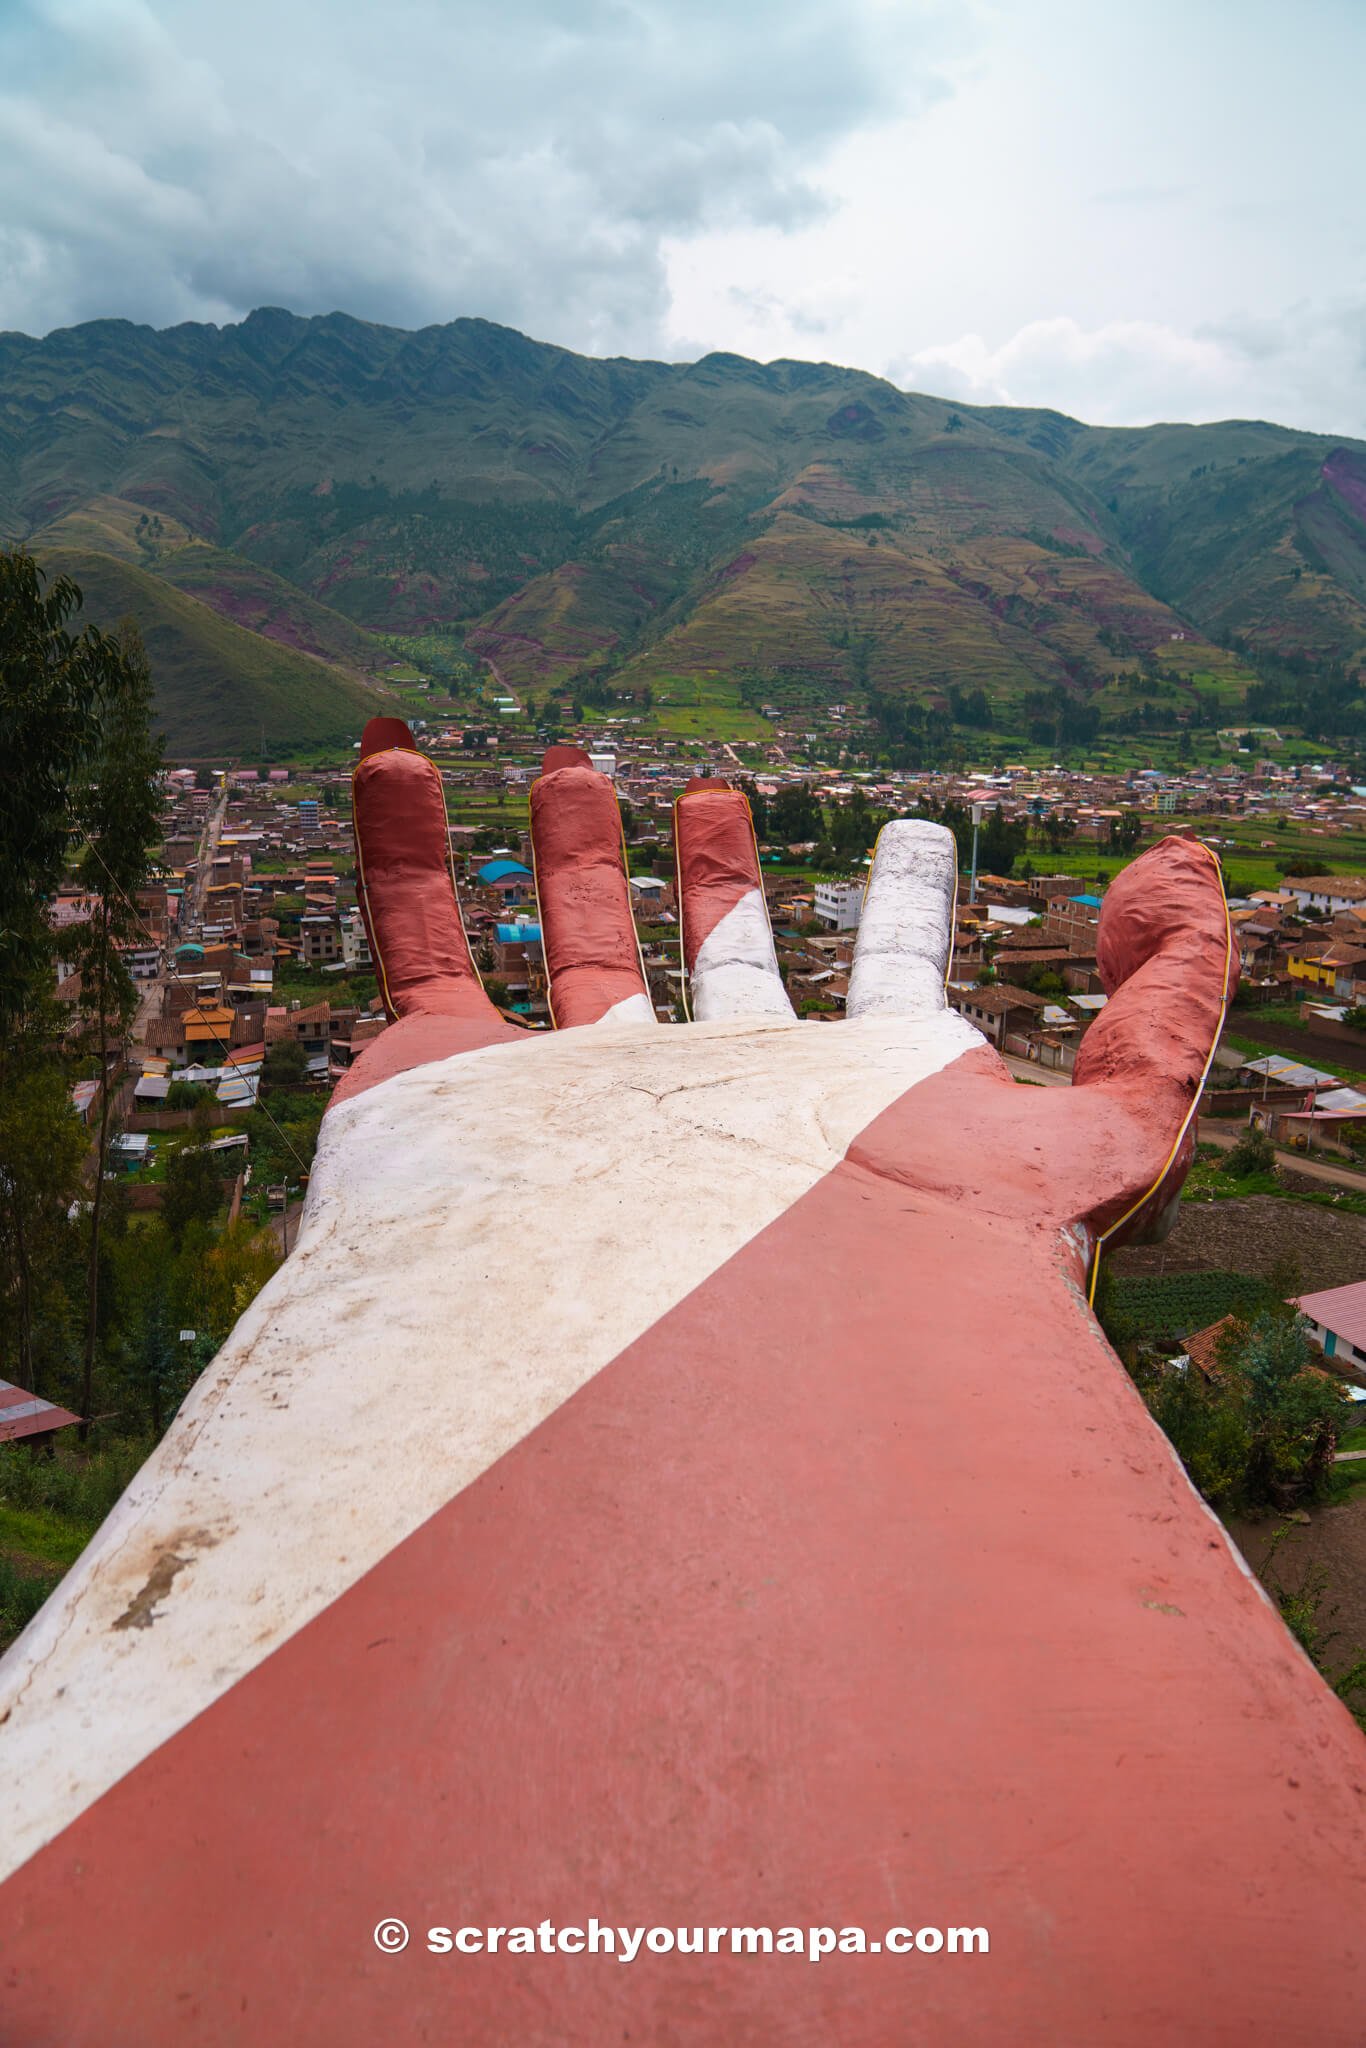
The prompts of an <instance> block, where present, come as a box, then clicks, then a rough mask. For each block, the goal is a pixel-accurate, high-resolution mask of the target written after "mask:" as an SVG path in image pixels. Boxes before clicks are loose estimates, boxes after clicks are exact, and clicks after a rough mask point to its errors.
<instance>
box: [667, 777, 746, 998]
mask: <svg viewBox="0 0 1366 2048" xmlns="http://www.w3.org/2000/svg"><path fill="white" fill-rule="evenodd" d="M674 843H675V846H676V848H677V852H678V878H679V895H680V899H681V908H680V916H681V918H682V924H683V959H684V962H685V964H686V966H687V969H688V972H689V974H691V973H692V970H693V967H694V964H695V963H696V960H697V954H698V949H699V948H700V946H701V945H702V943H703V941H704V940H705V939H707V938H709V937H710V935H711V933H712V932H714V931H715V929H716V927H717V925H718V924H720V922H721V920H722V918H723V917H724V916H725V915H726V913H727V912H728V911H731V910H734V908H735V906H736V904H737V903H738V902H739V901H740V899H741V897H742V896H745V895H747V894H748V893H749V891H750V890H751V889H757V890H758V891H759V894H760V896H761V897H762V895H763V889H764V884H763V877H762V875H761V874H760V871H759V849H758V847H757V846H756V845H755V843H754V823H753V820H752V819H751V817H750V812H749V805H748V803H747V802H746V801H745V798H744V795H743V794H742V792H741V791H740V790H738V789H730V788H728V787H727V786H726V784H725V783H724V782H716V781H712V780H702V779H698V780H695V781H693V782H690V783H689V784H688V786H687V788H686V789H685V790H684V792H683V794H682V796H681V797H680V798H679V799H678V802H677V803H676V804H675V805H674Z"/></svg>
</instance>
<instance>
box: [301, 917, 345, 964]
mask: <svg viewBox="0 0 1366 2048" xmlns="http://www.w3.org/2000/svg"><path fill="white" fill-rule="evenodd" d="M299 956H300V958H301V959H302V960H304V961H305V962H306V963H307V964H308V965H309V966H310V967H326V966H329V965H330V964H331V962H332V961H334V960H340V959H341V958H342V935H341V932H340V930H339V928H338V925H337V920H336V918H335V917H333V916H332V915H331V914H330V913H328V914H326V915H322V914H319V915H315V916H307V915H305V916H303V917H301V918H300V919H299Z"/></svg>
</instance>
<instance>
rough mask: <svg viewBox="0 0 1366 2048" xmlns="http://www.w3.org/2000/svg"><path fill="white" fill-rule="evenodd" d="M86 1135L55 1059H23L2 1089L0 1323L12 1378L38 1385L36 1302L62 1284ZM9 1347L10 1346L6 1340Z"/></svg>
mask: <svg viewBox="0 0 1366 2048" xmlns="http://www.w3.org/2000/svg"><path fill="white" fill-rule="evenodd" d="M85 1152H86V1137H85V1131H84V1130H83V1128H82V1126H81V1123H80V1120H79V1119H78V1118H77V1117H75V1116H73V1115H72V1111H71V1098H70V1094H69V1092H68V1089H67V1083H66V1078H65V1076H64V1075H63V1073H62V1071H61V1069H60V1067H59V1066H57V1064H56V1063H55V1061H38V1060H32V1061H29V1062H28V1063H27V1064H26V1065H25V1066H24V1067H22V1068H21V1069H20V1070H19V1071H18V1072H17V1073H14V1074H11V1076H10V1080H9V1085H8V1086H7V1087H6V1088H4V1089H2V1090H0V1255H2V1256H3V1258H4V1266H5V1273H6V1276H7V1277H9V1278H11V1280H12V1284H10V1285H8V1286H6V1288H5V1289H4V1292H3V1295H0V1327H2V1328H5V1329H6V1330H7V1333H8V1336H9V1338H10V1340H11V1341H12V1344H13V1350H14V1357H15V1365H14V1372H15V1377H16V1378H17V1380H18V1383H19V1385H20V1386H21V1387H27V1388H28V1389H29V1391H30V1392H31V1393H35V1394H36V1393H40V1392H41V1391H42V1387H41V1384H40V1382H41V1380H42V1372H41V1368H40V1364H39V1352H40V1346H39V1343H38V1339H37V1325H38V1322H39V1314H40V1308H41V1306H42V1304H43V1303H44V1302H46V1301H48V1300H49V1299H50V1298H51V1297H52V1295H53V1294H54V1293H55V1292H56V1291H57V1290H59V1289H60V1284H61V1277H62V1271H63V1268H64V1267H65V1266H66V1265H67V1264H68V1263H69V1260H70V1258H71V1254H72V1250H73V1246H72V1242H71V1240H72V1236H73V1234H74V1229H75V1226H74V1225H73V1224H72V1223H71V1222H70V1221H69V1220H68V1211H69V1209H70V1208H71V1205H72V1203H73V1202H74V1201H75V1200H76V1199H77V1197H78V1196H79V1194H80V1190H81V1168H82V1165H83V1164H84V1161H85ZM7 1349H8V1345H7Z"/></svg>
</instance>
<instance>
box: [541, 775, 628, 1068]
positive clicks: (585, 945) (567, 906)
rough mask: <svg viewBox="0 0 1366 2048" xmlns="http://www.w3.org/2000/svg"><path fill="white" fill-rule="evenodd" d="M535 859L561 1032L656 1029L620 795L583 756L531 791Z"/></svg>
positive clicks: (543, 777) (552, 999) (553, 1007)
mask: <svg viewBox="0 0 1366 2048" xmlns="http://www.w3.org/2000/svg"><path fill="white" fill-rule="evenodd" d="M531 852H532V861H533V864H534V866H535V870H536V897H537V901H538V903H539V905H540V912H541V942H542V945H543V946H544V948H545V964H546V972H547V974H548V975H549V977H550V1013H551V1015H552V1017H553V1018H554V1020H555V1024H556V1027H557V1028H558V1029H560V1030H564V1029H566V1028H568V1027H570V1026H573V1025H576V1024H602V1023H608V1022H610V1023H613V1024H628V1023H640V1024H653V1023H654V1021H655V1013H654V1007H653V1005H652V1004H651V1002H650V997H649V991H648V990H647V988H646V985H645V971H644V969H643V967H642V966H641V962H640V946H639V943H638V941H637V939H636V925H635V918H634V916H633V914H632V910H631V885H630V882H629V880H628V878H627V871H626V849H625V846H624V845H623V842H622V836H621V814H620V812H619V811H618V809H617V799H616V794H615V792H614V791H613V788H612V785H611V783H610V781H609V780H608V778H607V777H606V776H605V775H600V774H598V772H597V770H596V769H595V768H593V767H592V766H590V764H589V760H588V756H587V754H585V753H583V752H582V750H581V749H580V748H578V747H551V748H550V750H549V752H548V753H547V754H546V757H545V763H544V771H543V773H542V775H541V777H540V779H539V781H537V782H535V783H533V785H532V790H531Z"/></svg>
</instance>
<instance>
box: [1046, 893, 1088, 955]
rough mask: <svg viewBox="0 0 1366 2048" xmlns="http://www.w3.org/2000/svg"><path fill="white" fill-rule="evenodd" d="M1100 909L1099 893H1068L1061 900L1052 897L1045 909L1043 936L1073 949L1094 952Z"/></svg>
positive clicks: (1073, 950)
mask: <svg viewBox="0 0 1366 2048" xmlns="http://www.w3.org/2000/svg"><path fill="white" fill-rule="evenodd" d="M1100 910H1101V901H1100V898H1099V896H1089V895H1084V896H1068V897H1064V898H1063V899H1062V900H1061V901H1059V900H1057V899H1056V898H1052V899H1050V901H1049V904H1048V908H1047V909H1046V910H1045V912H1044V918H1043V936H1044V937H1045V938H1046V939H1051V940H1052V941H1053V942H1054V944H1055V945H1063V946H1066V947H1067V948H1068V949H1069V951H1071V952H1074V953H1086V952H1089V953H1091V954H1093V955H1094V953H1095V948H1096V934H1097V932H1098V931H1099V929H1100Z"/></svg>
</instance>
